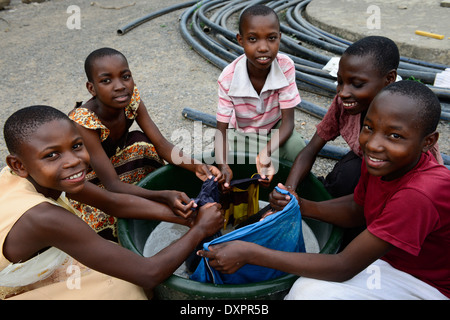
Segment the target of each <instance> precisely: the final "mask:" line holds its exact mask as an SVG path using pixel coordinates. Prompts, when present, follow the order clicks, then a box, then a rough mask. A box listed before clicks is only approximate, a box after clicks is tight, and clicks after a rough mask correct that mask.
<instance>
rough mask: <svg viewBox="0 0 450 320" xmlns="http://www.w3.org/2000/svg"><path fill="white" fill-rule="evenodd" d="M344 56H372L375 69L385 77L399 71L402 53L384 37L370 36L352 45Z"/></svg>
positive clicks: (392, 42) (393, 43)
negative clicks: (389, 73)
mask: <svg viewBox="0 0 450 320" xmlns="http://www.w3.org/2000/svg"><path fill="white" fill-rule="evenodd" d="M344 54H348V55H353V56H359V57H363V56H371V57H372V58H373V62H374V67H375V69H377V70H378V71H379V73H380V75H385V74H387V73H388V72H389V71H391V70H393V69H395V70H397V68H398V64H399V63H400V53H399V51H398V47H397V45H396V44H395V42H394V41H392V40H391V39H389V38H386V37H382V36H369V37H365V38H362V39H360V40H358V41H356V42H354V43H353V44H351V45H350V46H349V47H348V48H347V49H346V50H345V51H344Z"/></svg>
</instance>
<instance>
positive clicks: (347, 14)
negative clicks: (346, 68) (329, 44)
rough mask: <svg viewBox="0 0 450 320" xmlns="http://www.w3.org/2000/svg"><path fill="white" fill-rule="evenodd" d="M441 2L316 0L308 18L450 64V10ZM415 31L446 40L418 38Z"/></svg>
mask: <svg viewBox="0 0 450 320" xmlns="http://www.w3.org/2000/svg"><path fill="white" fill-rule="evenodd" d="M440 3H441V0H408V1H405V0H313V1H311V3H310V4H309V5H308V6H307V8H306V15H307V19H308V20H310V21H311V22H312V23H313V24H314V25H316V26H318V27H320V28H321V29H323V30H325V31H328V32H331V33H333V34H336V35H339V36H341V37H343V38H345V39H348V40H351V41H355V40H358V39H360V38H362V37H364V36H368V35H382V36H386V37H388V38H391V39H392V40H394V41H395V42H396V43H397V45H398V46H399V49H400V54H401V55H403V56H407V57H412V58H416V59H420V60H425V61H431V62H439V63H443V64H447V65H450V7H441V6H440ZM416 30H422V31H427V32H431V33H435V34H440V35H444V39H442V40H438V39H434V38H429V37H424V36H420V35H416V34H415V31H416Z"/></svg>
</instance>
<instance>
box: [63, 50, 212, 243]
mask: <svg viewBox="0 0 450 320" xmlns="http://www.w3.org/2000/svg"><path fill="white" fill-rule="evenodd" d="M84 67H85V72H86V76H87V79H88V81H87V83H86V87H87V89H88V91H89V92H90V93H91V94H92V98H91V99H90V100H89V101H87V102H86V103H85V104H84V105H78V106H77V107H76V108H75V109H74V110H72V111H71V113H70V114H69V117H70V118H71V119H72V120H73V121H75V123H77V127H78V129H79V130H80V133H81V135H82V137H83V140H84V143H85V145H86V149H87V150H88V152H89V154H90V157H91V168H90V169H89V171H88V175H87V179H88V181H90V182H92V183H94V184H96V185H99V186H101V187H104V188H106V189H108V190H110V191H114V192H120V193H128V194H134V195H137V196H141V197H144V198H147V199H151V200H155V201H159V202H162V203H166V204H168V205H169V206H170V207H171V208H172V209H173V210H174V212H175V213H176V214H178V215H180V216H183V217H186V215H188V214H189V212H190V210H191V209H192V207H193V206H195V204H194V203H193V202H192V201H191V200H190V199H189V197H188V196H187V195H186V194H185V193H184V192H178V191H174V190H171V191H167V190H165V191H154V190H147V189H144V188H140V187H138V186H136V185H134V184H135V183H137V182H139V181H140V180H141V179H142V178H143V177H145V176H146V175H147V174H149V173H150V172H152V171H153V170H154V169H155V168H158V167H160V166H162V165H163V164H164V161H163V160H166V161H168V162H169V163H174V162H175V163H176V164H179V165H180V166H181V167H183V168H186V169H188V170H191V171H193V172H195V173H196V175H197V176H198V177H199V178H200V179H202V180H206V178H210V177H212V175H214V176H216V178H218V177H220V171H219V170H218V169H217V168H215V167H213V166H206V165H205V164H202V163H200V161H196V160H194V159H192V158H191V157H188V156H184V155H183V154H182V152H181V151H180V150H178V149H177V148H176V147H175V146H174V145H173V144H171V143H170V142H169V141H167V140H166V139H165V138H164V136H163V135H162V134H161V132H160V131H159V130H158V128H157V126H156V125H155V123H154V122H153V121H152V119H151V117H150V115H149V114H148V112H147V109H146V106H145V105H144V103H143V102H142V100H141V99H140V96H139V92H138V90H137V87H136V85H135V83H134V81H133V77H132V74H131V71H130V68H129V66H128V62H127V59H126V58H125V56H124V55H123V54H122V53H120V52H119V51H117V50H114V49H111V48H101V49H98V50H95V51H93V52H92V53H91V54H89V56H88V57H87V58H86V61H85V66H84ZM134 120H136V123H137V124H138V125H139V127H140V128H141V129H142V131H139V130H136V131H129V129H130V127H131V125H132V124H133V123H134ZM210 170H211V171H210ZM211 172H212V173H211ZM72 204H73V205H74V207H75V208H76V209H78V210H79V211H80V212H81V217H82V218H83V220H85V221H86V222H87V223H88V224H89V225H90V226H91V227H92V228H94V229H95V230H96V231H97V232H100V234H101V235H102V236H104V237H105V238H108V239H111V240H114V239H116V237H117V230H116V219H115V218H114V217H109V216H108V215H106V214H104V213H103V212H101V211H100V210H98V209H97V208H93V207H91V206H88V205H86V204H83V203H76V202H73V203H72Z"/></svg>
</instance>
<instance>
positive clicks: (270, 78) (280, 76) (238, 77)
mask: <svg viewBox="0 0 450 320" xmlns="http://www.w3.org/2000/svg"><path fill="white" fill-rule="evenodd" d="M288 85H289V81H288V80H287V79H286V77H285V75H284V73H283V70H281V67H280V65H279V64H278V59H275V60H274V61H273V62H272V66H271V68H270V72H269V74H268V75H267V79H266V82H265V83H264V87H263V88H262V90H261V93H263V92H265V91H268V90H277V89H281V88H283V87H286V86H288ZM228 95H230V96H234V97H254V98H259V96H258V94H257V93H256V90H255V89H254V88H253V85H252V83H251V82H250V78H249V76H248V72H247V57H246V56H245V55H242V56H241V59H240V60H239V61H237V63H236V67H235V69H234V75H233V79H232V80H231V85H230V90H229V91H228Z"/></svg>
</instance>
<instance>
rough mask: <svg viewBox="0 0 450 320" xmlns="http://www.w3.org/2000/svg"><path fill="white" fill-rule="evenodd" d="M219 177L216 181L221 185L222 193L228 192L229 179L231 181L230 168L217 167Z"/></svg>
mask: <svg viewBox="0 0 450 320" xmlns="http://www.w3.org/2000/svg"><path fill="white" fill-rule="evenodd" d="M219 168H220V172H221V177H220V179H218V180H217V182H218V183H219V184H221V185H222V191H225V192H226V191H228V190H230V182H231V179H233V171H231V168H230V166H229V165H227V164H222V165H219Z"/></svg>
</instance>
